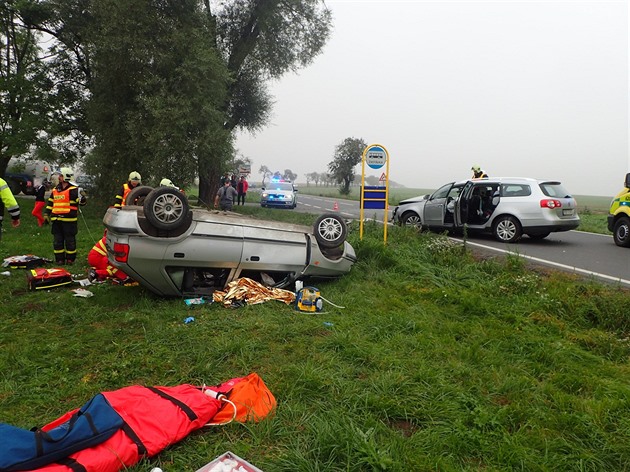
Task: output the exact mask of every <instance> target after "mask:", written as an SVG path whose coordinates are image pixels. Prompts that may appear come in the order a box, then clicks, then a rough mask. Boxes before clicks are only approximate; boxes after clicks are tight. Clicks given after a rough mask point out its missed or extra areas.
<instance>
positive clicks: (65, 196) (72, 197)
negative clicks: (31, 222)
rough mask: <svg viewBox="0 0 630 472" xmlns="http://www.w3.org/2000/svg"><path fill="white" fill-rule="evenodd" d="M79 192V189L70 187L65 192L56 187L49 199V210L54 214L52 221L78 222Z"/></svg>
mask: <svg viewBox="0 0 630 472" xmlns="http://www.w3.org/2000/svg"><path fill="white" fill-rule="evenodd" d="M78 195H79V191H78V189H77V187H74V186H73V185H70V186H68V187H66V189H65V190H59V187H55V188H54V189H53V191H52V193H51V194H50V198H49V199H48V202H49V203H48V206H47V208H46V209H47V210H48V209H50V213H51V214H52V216H51V220H52V221H55V220H63V221H76V220H77V212H78V209H79V206H78V199H79V198H78Z"/></svg>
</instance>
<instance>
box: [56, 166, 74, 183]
mask: <svg viewBox="0 0 630 472" xmlns="http://www.w3.org/2000/svg"><path fill="white" fill-rule="evenodd" d="M59 172H61V175H63V179H64V180H65V181H66V182H69V181H71V180H72V179H74V171H73V170H72V169H71V168H70V167H62V168H61V169H59Z"/></svg>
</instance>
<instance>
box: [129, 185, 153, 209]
mask: <svg viewBox="0 0 630 472" xmlns="http://www.w3.org/2000/svg"><path fill="white" fill-rule="evenodd" d="M152 190H153V187H149V186H148V185H138V186H137V187H136V188H134V189H132V190H131V191H130V192H129V193H128V194H127V198H125V205H137V206H142V205H143V204H144V199H145V198H147V195H149V194H150V193H151V191H152Z"/></svg>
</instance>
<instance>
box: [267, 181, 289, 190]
mask: <svg viewBox="0 0 630 472" xmlns="http://www.w3.org/2000/svg"><path fill="white" fill-rule="evenodd" d="M269 189H270V190H293V184H291V183H289V182H271V183H270V184H269Z"/></svg>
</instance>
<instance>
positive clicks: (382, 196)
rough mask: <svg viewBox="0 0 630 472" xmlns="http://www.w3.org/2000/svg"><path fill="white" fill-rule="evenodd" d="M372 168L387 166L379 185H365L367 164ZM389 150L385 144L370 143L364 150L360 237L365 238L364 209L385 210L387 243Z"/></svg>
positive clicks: (384, 223)
mask: <svg viewBox="0 0 630 472" xmlns="http://www.w3.org/2000/svg"><path fill="white" fill-rule="evenodd" d="M366 164H367V166H368V167H369V168H370V169H374V170H379V169H382V168H383V166H385V171H384V172H382V173H381V177H380V179H379V185H376V186H366V185H365V165H366ZM388 176H389V152H387V149H385V146H382V145H380V144H370V145H369V146H367V147H366V148H365V149H364V150H363V158H362V159H361V225H360V227H359V238H360V239H363V215H364V210H383V242H384V243H387V200H388V197H389V177H388Z"/></svg>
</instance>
